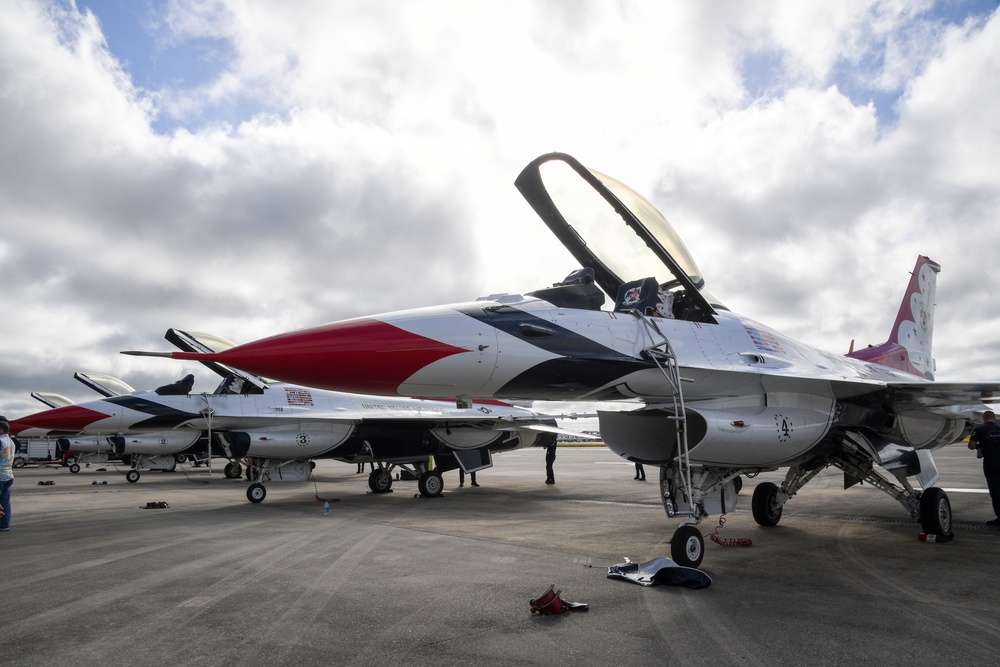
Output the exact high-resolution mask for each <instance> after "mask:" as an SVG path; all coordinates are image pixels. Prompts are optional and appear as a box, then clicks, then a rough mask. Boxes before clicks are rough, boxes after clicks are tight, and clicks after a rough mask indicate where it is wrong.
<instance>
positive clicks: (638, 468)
mask: <svg viewBox="0 0 1000 667" xmlns="http://www.w3.org/2000/svg"><path fill="white" fill-rule="evenodd" d="M635 479H637V480H639V481H640V482H645V481H646V469H645V468H643V467H642V464H641V463H639V462H636V464H635Z"/></svg>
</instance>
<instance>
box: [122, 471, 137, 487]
mask: <svg viewBox="0 0 1000 667" xmlns="http://www.w3.org/2000/svg"><path fill="white" fill-rule="evenodd" d="M125 479H127V480H128V483H129V484H135V483H136V482H138V481H139V471H138V470H129V471H128V472H127V473H125Z"/></svg>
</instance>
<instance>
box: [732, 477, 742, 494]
mask: <svg viewBox="0 0 1000 667" xmlns="http://www.w3.org/2000/svg"><path fill="white" fill-rule="evenodd" d="M733 488H734V489H736V493H739V492H740V491H742V490H743V478H742V477H737V478H736V479H734V480H733Z"/></svg>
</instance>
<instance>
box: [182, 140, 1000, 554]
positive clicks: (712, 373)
mask: <svg viewBox="0 0 1000 667" xmlns="http://www.w3.org/2000/svg"><path fill="white" fill-rule="evenodd" d="M515 185H516V187H517V188H518V189H519V190H520V192H521V193H522V194H523V195H524V197H525V198H526V199H527V201H528V203H529V204H530V205H531V206H532V207H533V208H534V209H535V211H536V212H537V213H538V215H539V216H540V217H541V218H542V220H543V221H544V222H545V223H546V225H547V226H548V227H549V229H550V230H551V231H552V232H553V233H554V234H555V235H556V236H557V237H558V238H559V240H560V241H561V242H562V243H563V244H564V245H565V247H566V248H567V250H568V251H569V252H570V253H571V254H572V255H573V256H574V257H575V258H576V259H577V261H578V262H579V263H580V265H581V266H582V268H581V269H580V270H579V271H577V272H575V273H573V274H571V275H570V276H568V277H567V278H566V279H565V280H563V281H561V282H558V283H555V284H554V285H553V286H551V287H547V288H544V289H540V290H537V291H534V292H529V293H527V294H525V295H523V296H522V295H515V294H504V295H493V296H490V297H485V298H482V299H480V300H477V301H474V302H469V303H461V304H454V305H447V306H436V307H429V308H422V309H417V310H407V311H401V312H393V313H388V314H382V315H375V316H371V317H363V318H358V319H352V320H345V321H341V322H336V323H333V324H327V325H323V326H318V327H315V328H310V329H304V330H299V331H295V332H291V333H287V334H282V335H278V336H273V337H270V338H266V339H263V340H259V341H256V342H252V343H248V344H245V345H241V346H237V347H234V348H232V349H229V350H226V351H224V352H222V353H219V354H210V355H200V354H185V353H174V354H173V356H174V357H176V358H180V359H198V360H202V361H213V362H217V363H225V364H228V365H231V366H234V367H237V368H242V369H245V370H249V371H251V372H254V373H258V374H262V375H266V376H269V377H276V378H279V379H282V380H285V381H289V382H296V383H300V384H303V385H309V386H314V387H321V388H325V389H330V390H340V391H364V392H372V393H380V394H387V395H402V396H439V397H440V396H448V397H454V398H456V399H458V400H464V401H468V400H470V399H472V398H480V399H482V398H508V399H509V398H527V399H554V400H574V401H585V400H595V401H596V400H602V401H603V400H609V399H639V400H641V401H642V402H643V403H644V406H643V407H642V408H641V409H638V410H632V411H627V412H611V411H600V412H599V416H600V432H601V435H602V436H603V438H604V440H605V442H606V443H607V445H608V447H609V448H611V449H612V450H613V451H615V452H617V453H618V454H620V455H621V456H623V457H624V458H626V459H628V460H630V461H636V462H641V463H644V464H651V465H657V466H659V467H660V497H661V499H662V502H663V505H664V508H665V509H666V513H667V515H668V516H670V517H678V518H680V519H682V524H681V526H680V527H679V528H678V529H677V530H676V532H675V533H674V535H673V538H672V540H671V555H672V557H673V559H674V560H675V561H676V562H678V563H680V564H682V565H685V566H691V567H697V565H699V564H700V563H701V560H702V558H703V555H704V541H703V539H702V535H701V532H700V530H699V529H698V526H697V524H698V523H699V522H701V521H702V520H703V519H705V518H706V517H708V516H710V515H712V514H718V513H726V512H729V511H732V510H733V509H734V506H735V498H736V482H737V481H738V477H739V476H740V475H749V476H754V475H756V474H757V473H759V472H763V471H770V470H776V469H779V468H788V473H787V475H786V476H785V478H784V481H783V482H782V483H781V484H780V485H776V484H773V483H770V482H766V483H762V484H759V485H758V486H757V487H756V489H755V490H754V493H753V499H752V510H753V516H754V518H755V520H756V521H757V523H759V524H760V525H762V526H774V525H776V524H777V523H778V522H779V520H780V519H781V514H782V508H783V507H784V505H785V503H786V502H787V501H788V500H789V499H791V498H792V497H793V496H794V495H795V494H796V493H797V492H798V491H799V490H800V489H801V488H802V487H803V486H804V485H805V484H806V483H807V482H808V481H809V480H811V479H812V478H814V477H815V476H816V475H817V474H818V473H819V472H820V471H822V470H823V469H825V468H826V467H828V466H831V465H833V466H836V467H837V468H839V469H841V470H842V471H843V472H844V474H845V482H846V485H847V486H850V485H851V484H854V483H857V482H859V481H864V482H868V483H869V484H871V485H872V486H874V487H876V488H879V489H881V490H882V491H884V492H885V493H887V494H889V495H890V496H891V497H893V498H895V499H896V500H897V501H899V502H900V503H901V504H902V506H903V508H904V509H905V511H906V512H907V513H908V514H909V515H910V516H911V517H912V518H914V519H915V520H919V521H920V523H921V525H922V528H923V530H924V531H925V532H927V533H933V534H937V535H940V536H942V538H946V537H948V536H950V535H951V505H950V503H949V500H948V497H947V495H946V494H945V493H944V491H942V490H941V489H939V488H937V487H934V486H933V484H934V483H935V481H936V480H937V479H938V473H937V469H936V467H935V464H934V459H933V456H932V454H931V450H933V449H936V448H938V447H942V446H944V445H947V444H950V443H953V442H955V441H957V440H959V439H960V438H962V437H963V435H964V434H966V433H967V432H968V431H969V426H970V418H971V417H972V416H973V414H974V412H975V411H976V410H980V411H981V410H982V409H983V408H984V405H983V403H984V402H986V401H993V400H995V397H996V395H997V392H998V391H1000V383H996V382H991V383H958V384H956V383H938V382H934V381H933V370H934V360H933V358H932V356H931V341H932V332H933V322H934V310H933V309H934V303H935V302H934V298H935V289H936V278H937V274H938V272H939V270H940V267H939V266H938V265H937V264H936V263H934V262H933V261H931V260H930V259H928V258H926V257H920V258H918V260H917V263H916V267H915V268H914V271H913V275H912V278H911V280H910V281H909V285H908V288H907V290H906V294H905V296H904V299H903V303H902V306H901V307H900V309H899V312H898V315H897V318H896V322H895V324H894V326H893V329H892V335H891V337H890V339H889V340H888V341H887V342H886V343H885V344H882V345H879V346H875V347H871V348H865V349H861V350H857V351H853V350H852V351H851V353H850V354H848V355H846V356H843V355H838V354H832V353H829V352H825V351H822V350H818V349H815V348H813V347H810V346H808V345H805V344H803V343H800V342H797V341H795V340H792V339H790V338H788V337H787V336H784V335H782V334H780V333H778V332H777V331H775V330H773V329H771V328H769V327H767V326H765V325H763V324H761V323H759V322H756V321H754V320H752V319H750V318H749V317H745V316H743V315H739V314H737V313H735V312H732V311H731V310H729V309H728V308H726V306H725V305H723V303H722V302H721V301H719V300H718V299H716V298H715V297H713V296H712V295H711V294H710V293H709V292H708V291H706V289H705V285H706V283H705V279H704V278H703V276H702V273H701V271H700V270H699V269H698V266H697V265H696V263H695V261H694V259H693V258H692V256H691V255H690V253H689V252H688V250H687V248H686V247H685V246H684V244H683V242H682V241H681V239H680V236H679V235H678V234H677V232H676V230H675V229H674V228H673V227H672V226H671V225H670V223H668V222H667V220H666V218H665V217H664V216H663V215H662V214H661V213H660V212H659V211H658V210H657V209H656V208H655V207H654V206H653V205H652V204H651V203H650V202H649V201H648V200H647V199H645V198H644V197H642V196H641V195H640V194H639V193H637V192H636V191H634V190H633V189H631V188H629V187H628V186H626V185H625V184H623V183H621V182H619V181H617V180H616V179H614V178H611V177H609V176H607V175H605V174H602V173H600V172H597V171H593V170H590V169H588V168H586V167H584V166H583V165H582V164H581V163H580V162H578V161H577V160H576V159H574V158H572V157H571V156H569V155H566V154H562V153H551V154H547V155H542V156H541V157H539V158H537V159H535V160H534V161H532V162H531V163H530V164H529V165H528V166H527V167H526V168H525V169H524V170H523V171H522V172H521V174H520V175H519V176H518V178H517V179H516V181H515ZM607 297H610V299H611V302H610V304H609V306H610V307H604V304H605V301H606V298H607ZM911 480H913V482H914V483H911Z"/></svg>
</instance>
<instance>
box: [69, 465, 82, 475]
mask: <svg viewBox="0 0 1000 667" xmlns="http://www.w3.org/2000/svg"><path fill="white" fill-rule="evenodd" d="M69 471H70V472H71V473H73V474H74V475H75V474H76V473H78V472H80V464H79V463H74V464H73V465H71V466H70V467H69Z"/></svg>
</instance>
